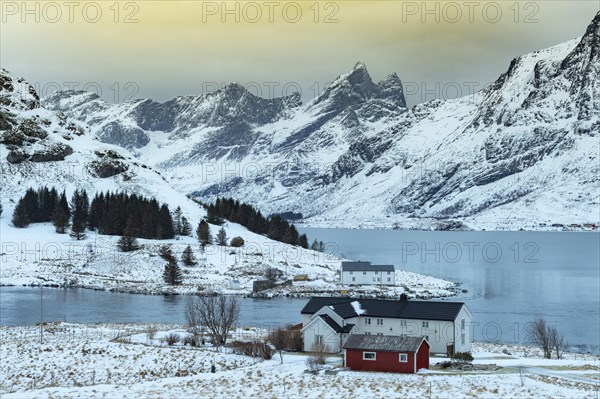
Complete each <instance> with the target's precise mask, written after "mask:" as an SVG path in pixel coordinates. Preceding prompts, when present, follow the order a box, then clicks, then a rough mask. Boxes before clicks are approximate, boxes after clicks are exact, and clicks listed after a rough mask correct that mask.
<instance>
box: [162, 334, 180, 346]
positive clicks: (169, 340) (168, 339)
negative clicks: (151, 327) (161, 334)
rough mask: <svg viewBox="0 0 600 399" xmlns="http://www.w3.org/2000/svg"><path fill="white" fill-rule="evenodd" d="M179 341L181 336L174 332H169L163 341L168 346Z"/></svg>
mask: <svg viewBox="0 0 600 399" xmlns="http://www.w3.org/2000/svg"><path fill="white" fill-rule="evenodd" d="M180 341H181V337H180V336H179V334H176V333H173V332H172V333H169V334H167V335H166V336H165V342H166V343H167V345H169V346H173V345H175V344H176V343H178V342H180Z"/></svg>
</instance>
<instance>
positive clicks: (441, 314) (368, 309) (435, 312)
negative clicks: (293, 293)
mask: <svg viewBox="0 0 600 399" xmlns="http://www.w3.org/2000/svg"><path fill="white" fill-rule="evenodd" d="M354 301H358V302H359V303H360V307H361V308H362V309H363V310H364V311H365V312H364V313H363V316H371V317H387V318H396V319H418V320H442V321H454V320H455V319H456V317H457V316H458V313H459V312H460V309H461V308H462V307H463V305H464V303H463V302H447V301H399V300H388V299H359V298H326V297H313V298H311V299H310V300H309V301H308V303H307V304H306V305H305V306H304V308H302V310H301V311H300V313H302V314H314V313H316V312H317V311H318V310H319V309H321V308H322V307H323V306H330V307H331V308H332V309H333V310H334V311H335V312H336V313H337V314H338V315H340V317H342V318H344V319H348V318H351V317H356V316H358V314H357V313H356V311H355V309H354V306H352V302H354Z"/></svg>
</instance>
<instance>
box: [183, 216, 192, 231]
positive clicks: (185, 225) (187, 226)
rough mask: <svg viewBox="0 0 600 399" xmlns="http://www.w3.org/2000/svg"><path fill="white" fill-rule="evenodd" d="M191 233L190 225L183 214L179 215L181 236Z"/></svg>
mask: <svg viewBox="0 0 600 399" xmlns="http://www.w3.org/2000/svg"><path fill="white" fill-rule="evenodd" d="M191 234H192V225H191V224H190V222H188V220H187V218H186V217H185V216H182V217H181V232H180V235H182V236H189V235H191Z"/></svg>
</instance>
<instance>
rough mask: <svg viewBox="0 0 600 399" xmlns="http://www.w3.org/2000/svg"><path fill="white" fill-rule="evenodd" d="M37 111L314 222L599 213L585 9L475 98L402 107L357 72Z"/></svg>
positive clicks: (591, 32)
mask: <svg viewBox="0 0 600 399" xmlns="http://www.w3.org/2000/svg"><path fill="white" fill-rule="evenodd" d="M43 103H44V105H45V106H46V107H47V108H49V109H53V110H60V111H62V112H64V113H65V114H67V115H69V116H71V117H73V118H76V119H78V120H79V121H81V122H83V123H85V124H87V125H89V126H90V129H91V130H92V131H93V132H95V134H96V135H97V136H98V138H100V139H101V140H102V141H104V142H107V143H112V144H116V145H120V146H122V147H125V148H128V149H130V150H132V153H133V154H134V155H135V156H136V157H137V158H138V159H139V160H140V162H143V163H146V164H148V165H151V166H152V167H154V168H156V169H158V170H160V171H161V173H162V174H163V175H164V176H165V177H166V178H167V179H168V180H169V181H170V182H171V183H172V184H173V185H174V187H176V188H177V189H178V190H179V191H181V192H183V193H186V194H192V195H197V196H199V197H202V198H205V199H206V198H210V197H215V196H218V195H226V196H232V197H234V198H237V199H240V200H243V201H247V202H251V203H254V204H256V205H258V206H259V207H260V208H261V209H263V210H264V211H266V212H284V211H294V212H301V213H302V214H303V215H304V216H305V217H307V218H308V223H312V224H313V225H319V224H322V225H328V226H335V225H338V226H354V227H356V226H360V225H363V226H364V225H366V226H371V225H372V226H378V225H379V226H388V227H389V226H391V225H392V224H394V223H396V222H399V223H400V224H405V225H407V226H408V225H411V223H413V224H414V223H416V224H419V223H421V222H422V221H431V220H439V219H459V220H463V221H466V223H467V224H469V225H471V226H474V227H487V228H490V227H502V226H505V227H510V228H518V227H532V226H533V225H537V224H538V223H542V222H543V223H553V222H559V223H583V222H597V221H598V220H600V215H599V207H600V200H599V197H600V195H599V194H600V193H599V173H600V154H599V151H600V13H598V14H597V15H596V16H595V18H594V19H593V21H592V23H591V24H590V25H589V26H588V28H587V30H586V31H585V34H584V35H583V36H582V37H581V38H579V39H575V40H571V41H568V42H565V43H562V44H559V45H557V46H555V47H551V48H548V49H545V50H541V51H537V52H534V53H531V54H526V55H522V56H519V57H517V58H515V59H514V60H512V61H511V63H510V66H509V67H508V70H507V71H506V72H505V73H504V74H502V75H501V76H500V77H499V78H498V79H497V80H496V81H495V82H494V83H493V84H491V85H489V86H488V87H486V88H485V89H483V90H481V91H479V92H478V93H476V94H475V95H472V96H468V97H464V98H458V99H452V100H446V101H442V100H433V101H430V102H427V103H424V104H420V105H418V106H415V107H414V108H412V109H410V110H409V109H407V107H406V104H405V99H404V95H403V89H402V83H401V81H400V79H399V78H398V76H397V75H395V74H392V75H389V76H388V78H387V79H385V80H383V81H381V82H378V83H375V82H373V81H372V79H371V77H370V75H369V73H368V71H367V68H366V66H365V65H364V64H362V63H358V64H356V65H355V67H354V68H353V69H352V70H351V71H350V72H349V73H347V74H344V75H341V76H339V77H338V78H337V79H335V81H334V82H333V83H332V84H331V85H330V86H329V87H327V88H326V89H325V90H324V91H323V92H322V93H321V94H320V95H319V96H318V97H317V98H315V99H313V100H312V101H310V102H309V103H307V104H301V103H300V99H299V97H298V96H297V95H292V96H289V97H284V98H276V99H263V98H258V97H256V96H254V95H252V94H251V93H249V92H248V91H247V90H246V89H245V88H244V87H243V86H240V85H237V84H231V85H228V86H226V87H225V88H224V89H222V90H218V91H216V92H214V93H211V94H207V95H203V96H198V97H193V96H189V97H178V98H175V99H173V100H170V101H167V102H165V103H158V102H155V101H152V100H135V101H132V102H128V103H122V104H107V103H105V102H104V101H102V100H101V99H100V98H98V96H96V95H94V94H90V93H84V92H75V93H74V92H58V93H55V94H54V95H52V96H50V97H49V98H46V99H44V100H43ZM423 223H426V222H423Z"/></svg>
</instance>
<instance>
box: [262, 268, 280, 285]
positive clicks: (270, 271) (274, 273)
mask: <svg viewBox="0 0 600 399" xmlns="http://www.w3.org/2000/svg"><path fill="white" fill-rule="evenodd" d="M282 276H283V271H281V270H280V269H278V268H276V267H267V269H266V270H265V278H266V279H267V280H269V281H272V282H275V281H277V280H279V279H280V278H281V277H282Z"/></svg>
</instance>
